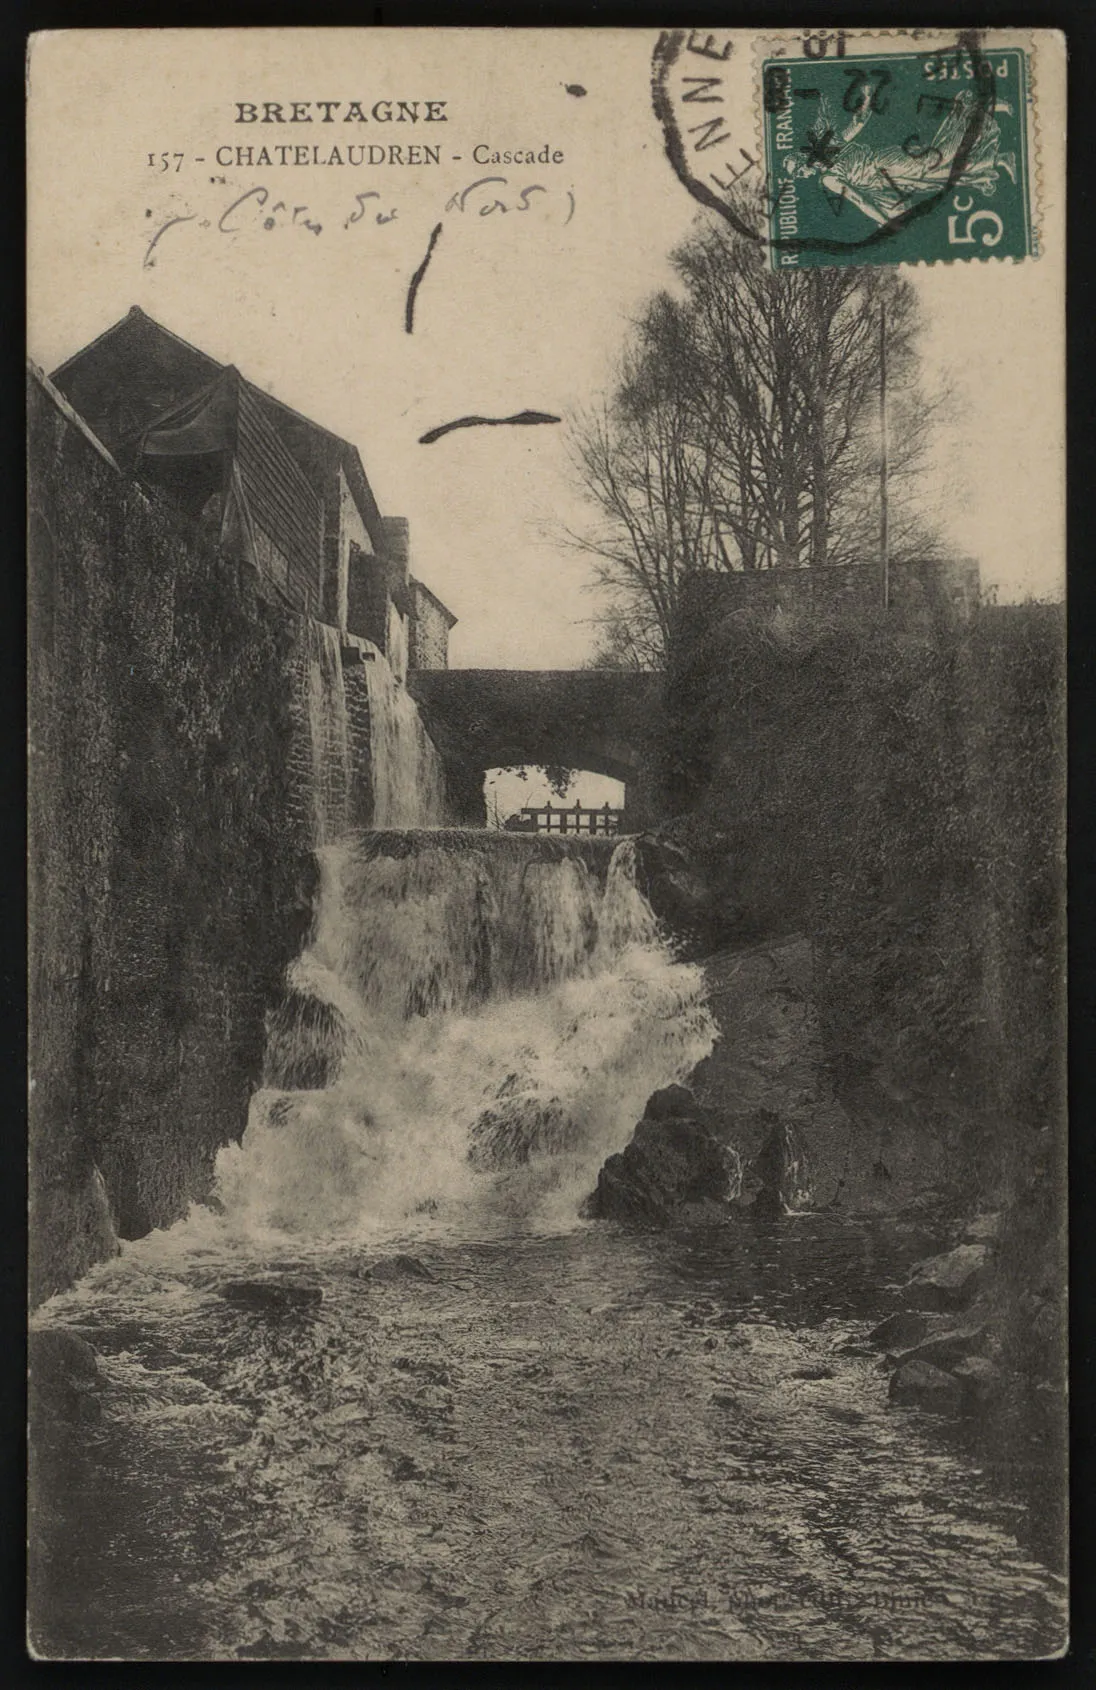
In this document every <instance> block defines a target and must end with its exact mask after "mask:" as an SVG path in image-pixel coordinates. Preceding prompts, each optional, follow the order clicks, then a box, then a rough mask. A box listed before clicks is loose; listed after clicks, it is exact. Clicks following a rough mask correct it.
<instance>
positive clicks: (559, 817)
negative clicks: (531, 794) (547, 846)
mask: <svg viewBox="0 0 1096 1690" xmlns="http://www.w3.org/2000/svg"><path fill="white" fill-rule="evenodd" d="M623 819H624V811H623V810H614V809H613V807H612V805H611V804H608V803H606V804H603V805H602V806H601V808H600V809H597V808H595V807H593V806H588V805H584V804H581V803H579V801H578V800H577V799H576V800H575V803H574V804H573V805H572V806H571V807H570V808H568V807H567V806H565V805H562V804H561V805H558V806H557V805H554V804H526V805H525V807H524V808H523V809H522V811H521V814H520V815H517V816H511V817H510V818H509V819H508V821H507V822H506V831H507V832H508V833H600V834H609V833H619V832H620V824H621V822H622V821H623Z"/></svg>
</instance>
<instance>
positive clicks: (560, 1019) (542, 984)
mask: <svg viewBox="0 0 1096 1690" xmlns="http://www.w3.org/2000/svg"><path fill="white" fill-rule="evenodd" d="M320 865H321V878H320V886H319V891H318V896H317V903H316V910H315V920H314V926H313V932H312V935H311V938H310V942H309V944H308V946H307V947H306V949H305V951H304V953H303V954H302V955H301V956H300V957H299V958H298V960H297V962H296V963H295V964H294V965H293V968H292V969H291V971H290V978H289V982H288V985H289V990H288V993H287V997H286V1001H285V1004H284V1005H283V1006H282V1008H281V1009H280V1010H279V1011H278V1012H277V1013H276V1014H274V1015H272V1016H271V1017H269V1019H268V1042H267V1054H266V1069H265V1074H264V1084H263V1087H262V1089H261V1090H260V1091H259V1092H257V1093H256V1095H255V1097H254V1098H253V1099H252V1105H251V1111H250V1116H249V1121H248V1126H247V1130H246V1132H245V1134H244V1137H243V1140H242V1142H241V1143H240V1144H238V1145H230V1146H228V1147H227V1148H226V1149H224V1150H222V1151H221V1153H220V1155H219V1157H218V1162H217V1188H218V1197H219V1199H220V1203H221V1205H222V1206H223V1208H224V1210H225V1211H226V1214H227V1215H228V1217H229V1219H230V1222H232V1223H234V1224H239V1225H243V1226H245V1227H247V1228H248V1229H252V1230H253V1229H255V1228H258V1229H260V1230H262V1229H274V1230H278V1231H286V1232H291V1233H297V1234H308V1235H312V1236H329V1235H331V1234H343V1235H346V1234H350V1235H355V1234H357V1233H359V1232H363V1231H365V1232H368V1231H370V1230H375V1229H376V1228H377V1227H378V1226H380V1227H386V1226H387V1227H399V1226H400V1225H401V1224H406V1222H407V1218H408V1216H410V1215H413V1214H415V1212H416V1211H421V1210H422V1209H423V1208H424V1207H425V1208H429V1209H432V1210H437V1209H438V1208H440V1209H442V1210H444V1211H445V1213H446V1214H447V1215H448V1217H449V1219H450V1221H451V1220H452V1217H453V1215H454V1213H455V1212H457V1211H461V1212H462V1213H463V1215H464V1216H465V1218H466V1219H467V1218H468V1217H474V1218H475V1219H474V1224H476V1225H480V1226H483V1225H498V1224H500V1223H505V1224H511V1223H513V1222H514V1221H515V1220H517V1221H519V1222H520V1224H521V1225H529V1224H532V1225H535V1226H540V1227H544V1226H549V1227H550V1226H559V1225H574V1224H576V1218H575V1217H576V1214H577V1209H578V1205H579V1203H580V1202H581V1199H582V1198H583V1197H584V1196H585V1195H586V1193H587V1192H588V1191H589V1189H590V1188H591V1187H592V1185H593V1183H594V1181H595V1180H596V1176H597V1170H598V1168H599V1167H600V1165H601V1162H602V1161H603V1159H604V1157H605V1156H606V1155H608V1154H609V1153H611V1152H612V1151H613V1150H617V1149H619V1148H621V1146H622V1145H623V1144H624V1143H626V1142H627V1140H628V1138H629V1136H630V1134H631V1131H632V1128H633V1126H634V1123H635V1121H636V1120H637V1119H638V1117H639V1116H640V1115H641V1114H642V1112H643V1106H644V1103H645V1101H646V1099H647V1097H648V1095H649V1094H650V1092H651V1091H653V1090H654V1089H655V1088H656V1087H658V1086H662V1085H666V1084H668V1083H670V1082H672V1081H675V1080H683V1079H685V1078H686V1077H687V1076H688V1074H689V1073H690V1072H691V1070H692V1068H693V1067H694V1066H695V1064H696V1063H697V1062H698V1061H699V1060H700V1059H701V1058H702V1057H703V1056H705V1055H706V1054H707V1053H708V1051H709V1050H710V1049H711V1047H712V1044H713V1042H714V1036H715V1035H714V1028H713V1024H712V1022H711V1019H710V1016H709V1014H708V1011H707V1009H706V1007H705V1004H704V996H703V984H702V978H701V975H700V972H699V970H697V969H695V968H693V967H689V966H686V965H683V964H680V963H677V962H675V961H674V960H673V958H672V956H671V954H670V952H669V949H668V947H667V946H666V945H665V944H664V943H663V941H662V940H661V939H660V937H659V934H658V929H657V924H656V922H655V919H654V917H653V915H652V913H651V910H650V907H649V906H648V904H647V903H646V900H645V899H644V898H643V896H642V894H641V893H640V892H639V890H638V888H637V886H636V881H635V872H634V871H635V854H634V846H633V843H632V841H631V840H624V841H622V842H620V843H619V844H617V845H616V846H615V848H614V847H613V843H612V842H611V841H582V842H580V841H566V840H538V839H535V838H533V839H530V838H528V837H521V836H516V835H499V834H488V833H484V832H477V831H473V830H467V831H462V830H456V829H448V830H439V831H437V832H431V831H421V832H417V833H416V832H403V833H397V832H389V833H385V832H379V833H372V834H370V833H366V834H360V835H356V836H351V837H348V838H345V839H343V840H341V841H339V842H338V843H335V844H332V845H328V846H326V847H325V848H324V849H323V850H322V851H321V852H320Z"/></svg>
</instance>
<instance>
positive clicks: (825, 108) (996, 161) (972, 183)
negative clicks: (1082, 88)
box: [784, 83, 1016, 224]
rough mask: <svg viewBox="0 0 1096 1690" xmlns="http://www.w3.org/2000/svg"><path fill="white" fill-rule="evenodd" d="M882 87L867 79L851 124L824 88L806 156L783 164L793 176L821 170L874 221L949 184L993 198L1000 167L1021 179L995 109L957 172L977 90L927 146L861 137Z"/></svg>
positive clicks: (831, 187)
mask: <svg viewBox="0 0 1096 1690" xmlns="http://www.w3.org/2000/svg"><path fill="white" fill-rule="evenodd" d="M874 98H875V89H874V88H873V87H872V86H871V85H870V84H867V83H865V85H864V87H863V90H862V94H861V98H860V100H859V102H858V104H857V105H856V107H855V108H854V110H853V111H852V112H851V114H850V115H849V118H848V120H847V121H846V122H844V123H837V124H835V123H834V120H833V116H832V114H831V112H830V108H829V104H828V102H827V100H826V97H825V95H824V94H823V95H820V96H819V99H820V110H819V114H818V117H817V118H816V119H815V121H814V123H813V124H812V125H811V127H810V129H809V130H808V132H807V146H806V147H805V148H804V149H803V150H804V152H805V153H806V155H807V156H806V157H805V158H789V159H786V160H785V162H784V169H785V171H786V172H787V173H788V175H789V176H794V177H800V178H805V177H810V176H817V177H818V179H819V181H820V183H821V185H822V187H823V188H824V189H826V190H827V192H828V193H830V194H833V195H835V196H836V197H837V198H839V199H846V200H850V201H851V202H852V204H853V205H855V206H856V207H857V208H858V210H860V211H862V212H863V213H864V215H865V217H870V218H871V220H872V222H873V223H880V224H884V223H889V222H890V221H891V219H892V218H895V217H900V216H901V215H902V214H903V213H904V212H906V211H908V210H909V209H910V207H911V205H914V204H916V203H917V201H918V200H921V199H924V198H926V197H927V196H928V195H930V194H939V193H945V192H947V190H948V189H949V188H957V187H959V186H963V187H966V188H976V189H977V190H978V192H979V193H981V194H983V195H985V197H986V198H987V199H988V198H989V197H990V196H991V195H992V194H993V193H995V192H996V189H997V181H998V172H999V171H1000V170H1003V171H1004V172H1005V174H1006V175H1007V176H1008V177H1009V178H1010V180H1011V181H1013V182H1015V181H1016V155H1015V153H1011V152H1006V153H999V151H998V149H999V147H1000V145H1001V131H1000V128H999V126H998V124H997V120H996V118H995V116H994V113H993V112H992V111H987V112H986V113H985V115H984V118H983V121H982V124H981V127H980V128H979V130H978V133H977V134H976V135H975V136H974V138H973V141H972V142H971V144H970V150H969V152H968V154H967V156H966V158H965V159H964V161H963V164H962V167H961V169H960V171H959V173H958V174H957V175H955V176H954V177H953V171H954V168H955V159H956V156H957V155H958V153H959V151H960V149H961V148H962V146H963V145H964V142H965V141H967V140H968V139H969V137H970V135H971V125H972V122H973V121H974V119H975V112H976V102H975V97H974V95H973V94H972V93H971V91H970V90H969V89H966V88H964V89H960V91H959V92H958V93H957V94H956V95H955V96H954V99H953V100H952V101H951V108H950V110H949V111H948V112H947V114H946V115H945V117H944V119H943V121H942V122H941V123H940V125H939V127H938V128H937V130H936V133H935V134H934V135H933V137H932V140H931V141H929V142H928V144H927V145H926V146H924V147H921V146H919V145H917V146H913V147H912V148H911V150H910V151H908V152H907V150H906V148H905V147H902V146H894V145H893V144H890V143H887V144H885V145H883V146H878V147H873V146H872V145H871V144H870V141H858V140H856V139H855V137H856V136H858V135H859V134H860V133H861V131H862V130H863V129H864V127H865V125H866V124H867V123H868V121H869V119H870V117H871V115H872V111H873V101H874ZM996 110H997V111H999V112H1001V113H1003V114H1004V115H1005V116H1011V115H1012V108H1011V106H1008V105H1006V104H1005V102H1004V101H1003V100H1000V99H999V100H998V101H997V102H996Z"/></svg>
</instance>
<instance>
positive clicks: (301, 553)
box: [133, 364, 323, 604]
mask: <svg viewBox="0 0 1096 1690" xmlns="http://www.w3.org/2000/svg"><path fill="white" fill-rule="evenodd" d="M262 397H263V396H262V394H260V393H259V391H258V389H257V388H254V387H252V385H251V383H250V382H248V381H245V380H244V378H243V376H241V374H240V372H239V371H238V370H237V369H236V368H235V367H234V365H232V364H229V365H228V366H227V367H226V368H225V369H224V370H223V371H222V372H221V373H220V375H217V376H215V377H214V378H213V380H212V381H211V382H207V383H206V384H205V385H204V386H203V387H200V388H199V389H198V390H197V392H195V393H192V394H190V395H189V397H188V398H186V399H182V400H180V401H179V403H178V404H177V405H174V406H172V407H170V408H169V409H168V410H167V411H163V412H161V413H160V415H159V416H158V417H156V418H155V419H154V421H153V422H151V423H150V424H149V425H148V427H147V428H145V429H144V430H143V431H142V433H141V435H140V437H139V439H138V440H137V441H136V443H135V444H134V446H133V456H134V461H135V463H140V462H141V461H142V460H144V459H158V458H175V457H193V456H196V455H201V454H205V453H212V452H230V453H232V455H233V457H234V459H235V462H236V468H237V471H238V477H239V483H238V491H237V496H238V497H239V498H241V499H242V500H243V502H244V505H245V507H246V521H247V525H248V526H249V527H250V525H252V524H253V525H254V526H256V527H259V528H261V529H262V530H263V532H264V533H265V534H266V535H267V536H268V537H269V538H270V539H271V540H272V541H273V542H274V544H275V545H276V546H277V547H278V548H279V549H280V550H281V551H282V553H283V555H284V556H285V559H286V562H287V565H288V567H289V571H290V574H291V576H292V577H294V586H295V589H296V593H297V596H298V597H299V599H300V601H301V602H302V603H305V604H308V603H309V602H310V601H314V600H316V599H318V595H319V579H318V575H317V569H318V563H319V558H320V550H321V547H322V544H323V507H322V505H321V502H320V499H319V496H318V495H317V493H316V492H315V490H314V488H313V487H312V485H311V483H310V482H309V480H308V478H307V477H306V475H305V473H304V471H303V470H302V469H301V468H300V466H299V465H298V463H297V462H296V459H295V458H294V457H293V455H292V454H291V452H290V451H289V449H288V447H287V446H286V445H285V444H284V442H283V441H282V439H281V438H280V436H279V434H278V432H277V430H276V429H275V428H274V427H273V425H272V424H271V422H270V420H269V417H268V415H267V411H266V408H265V407H264V406H263V404H262V403H261V401H262ZM252 561H255V560H254V559H252Z"/></svg>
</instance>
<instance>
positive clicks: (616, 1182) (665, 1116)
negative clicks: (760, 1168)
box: [583, 1086, 742, 1227]
mask: <svg viewBox="0 0 1096 1690" xmlns="http://www.w3.org/2000/svg"><path fill="white" fill-rule="evenodd" d="M741 1185H742V1164H741V1161H740V1159H739V1156H738V1152H737V1151H736V1150H734V1149H733V1148H732V1147H731V1146H730V1145H726V1144H724V1143H723V1142H722V1141H721V1140H720V1139H719V1138H718V1137H717V1136H716V1134H715V1133H714V1132H713V1131H712V1130H711V1127H710V1125H709V1124H708V1122H707V1121H706V1120H705V1119H704V1112H703V1111H702V1109H701V1107H700V1105H699V1104H698V1103H697V1102H696V1099H695V1098H694V1097H693V1095H692V1093H691V1092H690V1091H688V1090H687V1089H686V1088H685V1087H684V1086H668V1087H666V1088H664V1090H662V1091H658V1092H654V1093H653V1094H652V1096H651V1097H650V1099H649V1100H648V1103H647V1107H646V1110H645V1113H644V1116H643V1119H642V1120H641V1121H640V1122H639V1124H638V1126H637V1127H636V1129H635V1132H634V1133H633V1135H632V1139H631V1142H630V1143H629V1144H628V1145H627V1146H626V1147H625V1149H624V1150H622V1151H620V1152H619V1153H618V1154H617V1155H615V1156H610V1157H609V1159H608V1161H607V1162H606V1163H605V1165H604V1167H603V1168H602V1170H601V1172H600V1174H599V1175H598V1182H597V1189H596V1191H594V1192H593V1193H592V1194H591V1196H590V1197H589V1198H588V1199H587V1201H586V1204H585V1206H584V1211H583V1212H584V1213H585V1214H586V1215H587V1216H588V1217H589V1218H590V1219H594V1220H617V1221H623V1222H625V1223H626V1224H629V1225H632V1226H656V1227H660V1226H670V1225H672V1224H674V1222H675V1221H680V1220H695V1219H713V1220H715V1219H719V1218H722V1216H723V1213H724V1212H725V1210H726V1207H727V1205H728V1204H729V1203H732V1202H734V1200H735V1199H736V1198H737V1196H738V1194H739V1191H740V1189H741Z"/></svg>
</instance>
